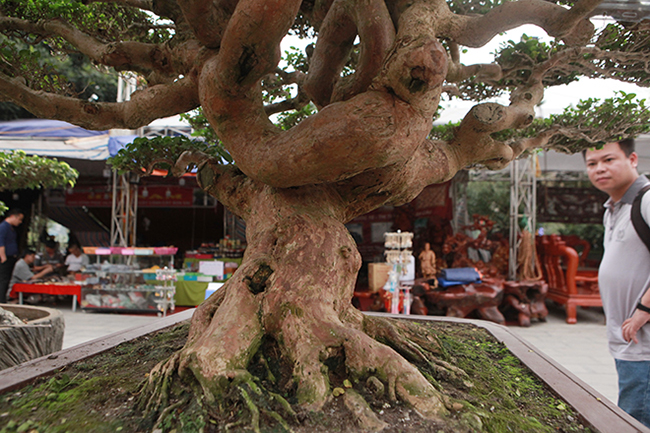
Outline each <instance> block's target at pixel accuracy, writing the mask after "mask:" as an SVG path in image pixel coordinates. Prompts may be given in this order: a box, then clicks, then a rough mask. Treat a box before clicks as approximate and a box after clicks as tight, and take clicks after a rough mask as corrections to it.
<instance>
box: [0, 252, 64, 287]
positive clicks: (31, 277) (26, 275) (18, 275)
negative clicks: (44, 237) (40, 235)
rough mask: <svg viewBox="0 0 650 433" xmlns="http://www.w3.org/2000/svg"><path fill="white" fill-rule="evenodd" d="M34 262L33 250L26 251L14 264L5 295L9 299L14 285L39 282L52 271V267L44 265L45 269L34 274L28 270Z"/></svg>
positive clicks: (34, 254)
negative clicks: (7, 291)
mask: <svg viewBox="0 0 650 433" xmlns="http://www.w3.org/2000/svg"><path fill="white" fill-rule="evenodd" d="M35 260H36V253H35V252H34V251H33V250H26V251H25V252H24V253H23V254H22V258H20V259H19V260H18V261H17V262H16V266H14V271H13V273H12V274H11V281H10V282H9V293H8V294H7V297H9V294H10V293H11V289H12V288H13V286H14V284H16V283H25V282H28V281H35V280H39V279H41V278H43V277H44V276H45V275H47V274H49V273H51V272H52V271H53V270H54V268H53V267H52V265H45V267H44V268H43V269H42V270H41V271H39V272H38V273H36V274H35V273H34V272H32V270H31V269H30V266H31V265H33V264H34V261H35Z"/></svg>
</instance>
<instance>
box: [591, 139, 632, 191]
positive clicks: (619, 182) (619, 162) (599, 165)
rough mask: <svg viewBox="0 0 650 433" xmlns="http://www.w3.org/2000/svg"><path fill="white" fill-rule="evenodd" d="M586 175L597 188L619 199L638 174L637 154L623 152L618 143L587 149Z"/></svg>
mask: <svg viewBox="0 0 650 433" xmlns="http://www.w3.org/2000/svg"><path fill="white" fill-rule="evenodd" d="M585 162H586V164H587V175H588V176H589V180H590V181H591V183H592V184H593V185H594V186H595V187H596V188H598V189H599V190H601V191H603V192H606V193H607V194H609V195H610V196H611V197H612V198H613V199H614V200H615V201H618V200H620V199H621V198H622V197H623V194H625V191H627V189H628V188H629V186H630V185H631V184H632V182H634V181H635V180H636V178H637V177H638V176H639V174H638V172H637V170H636V166H637V162H638V159H637V155H636V153H634V152H632V153H631V154H630V156H625V152H623V150H622V149H621V147H620V146H619V145H618V143H607V144H606V145H604V146H603V148H602V149H597V150H587V152H586V154H585Z"/></svg>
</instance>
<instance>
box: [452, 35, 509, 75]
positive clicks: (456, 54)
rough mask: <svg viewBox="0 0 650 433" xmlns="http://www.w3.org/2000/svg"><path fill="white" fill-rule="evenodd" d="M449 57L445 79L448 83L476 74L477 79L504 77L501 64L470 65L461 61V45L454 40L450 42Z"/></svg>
mask: <svg viewBox="0 0 650 433" xmlns="http://www.w3.org/2000/svg"><path fill="white" fill-rule="evenodd" d="M449 59H450V62H449V66H448V69H447V78H446V79H445V80H446V81H447V82H448V83H459V82H461V81H464V80H466V79H468V78H470V77H473V76H476V80H477V81H499V80H500V79H501V78H502V77H503V74H502V71H501V66H499V65H498V64H496V63H479V64H475V65H469V66H466V65H463V64H462V63H460V46H459V45H458V44H457V43H456V42H454V41H450V42H449Z"/></svg>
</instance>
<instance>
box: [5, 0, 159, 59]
mask: <svg viewBox="0 0 650 433" xmlns="http://www.w3.org/2000/svg"><path fill="white" fill-rule="evenodd" d="M0 11H2V13H3V14H4V15H6V16H8V17H14V18H20V19H24V20H28V21H31V22H34V23H36V22H39V21H41V20H62V21H65V22H67V23H69V24H71V25H73V26H74V27H76V28H77V29H79V30H80V31H82V32H84V33H86V34H88V35H91V36H93V37H95V38H97V39H98V40H100V41H103V42H113V41H117V40H130V41H139V42H146V43H162V42H165V41H166V40H168V39H169V37H170V36H171V33H170V31H169V29H166V28H159V27H157V26H156V19H157V18H156V17H155V16H154V15H151V14H147V13H145V12H144V11H141V10H139V9H137V8H130V7H125V6H122V5H120V4H118V3H111V2H106V3H105V2H92V3H90V4H84V3H83V2H81V1H74V0H73V1H71V0H0ZM50 44H51V46H52V47H53V48H54V47H58V48H59V49H62V50H63V51H64V52H65V51H67V50H68V49H74V48H73V47H70V46H69V45H68V44H67V43H66V42H64V41H62V40H61V39H59V38H56V42H54V38H52V41H51V42H50Z"/></svg>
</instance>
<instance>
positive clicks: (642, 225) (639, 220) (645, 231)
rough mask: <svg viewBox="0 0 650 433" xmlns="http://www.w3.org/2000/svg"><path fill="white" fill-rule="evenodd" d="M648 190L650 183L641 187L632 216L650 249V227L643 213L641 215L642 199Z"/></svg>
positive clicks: (634, 224) (638, 231) (633, 223)
mask: <svg viewBox="0 0 650 433" xmlns="http://www.w3.org/2000/svg"><path fill="white" fill-rule="evenodd" d="M648 190H650V184H648V185H646V186H644V187H643V188H641V190H640V191H639V193H638V194H637V195H636V197H634V202H632V211H631V214H630V216H631V218H632V225H633V226H634V230H636V233H637V234H638V235H639V238H641V240H642V241H643V243H644V244H645V246H646V247H648V251H650V227H648V223H647V222H645V220H644V219H643V215H641V199H642V198H643V195H644V194H645V193H646V192H647V191H648Z"/></svg>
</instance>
